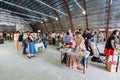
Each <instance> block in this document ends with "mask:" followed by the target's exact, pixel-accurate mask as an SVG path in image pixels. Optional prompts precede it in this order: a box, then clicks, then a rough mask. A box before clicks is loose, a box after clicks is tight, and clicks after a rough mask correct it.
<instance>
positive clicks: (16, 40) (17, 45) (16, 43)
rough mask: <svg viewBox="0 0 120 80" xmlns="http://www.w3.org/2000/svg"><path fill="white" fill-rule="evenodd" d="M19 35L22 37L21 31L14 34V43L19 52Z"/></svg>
mask: <svg viewBox="0 0 120 80" xmlns="http://www.w3.org/2000/svg"><path fill="white" fill-rule="evenodd" d="M19 35H20V33H19V31H16V32H15V33H14V43H15V48H16V50H18V48H19V41H18V38H19Z"/></svg>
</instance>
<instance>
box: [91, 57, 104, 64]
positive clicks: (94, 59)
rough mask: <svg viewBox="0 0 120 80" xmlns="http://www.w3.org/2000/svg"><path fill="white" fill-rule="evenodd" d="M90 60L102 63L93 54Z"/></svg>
mask: <svg viewBox="0 0 120 80" xmlns="http://www.w3.org/2000/svg"><path fill="white" fill-rule="evenodd" d="M91 61H93V62H97V63H102V60H101V59H100V58H99V57H95V56H93V57H92V58H91Z"/></svg>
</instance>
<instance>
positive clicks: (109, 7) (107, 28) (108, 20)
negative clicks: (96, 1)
mask: <svg viewBox="0 0 120 80" xmlns="http://www.w3.org/2000/svg"><path fill="white" fill-rule="evenodd" d="M110 11H111V0H109V5H108V11H107V12H108V15H107V17H108V18H107V27H106V38H107V37H108V30H109V24H110Z"/></svg>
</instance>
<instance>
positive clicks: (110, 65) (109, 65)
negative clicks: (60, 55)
mask: <svg viewBox="0 0 120 80" xmlns="http://www.w3.org/2000/svg"><path fill="white" fill-rule="evenodd" d="M116 66H117V62H116V61H109V62H108V63H107V70H108V71H109V72H116Z"/></svg>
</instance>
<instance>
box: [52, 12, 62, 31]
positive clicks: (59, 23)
mask: <svg viewBox="0 0 120 80" xmlns="http://www.w3.org/2000/svg"><path fill="white" fill-rule="evenodd" d="M53 12H54V14H55V15H56V17H57V18H58V20H56V21H57V23H58V25H59V27H60V32H62V30H63V27H62V23H61V21H60V17H59V15H58V13H57V12H56V11H55V10H53Z"/></svg>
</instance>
